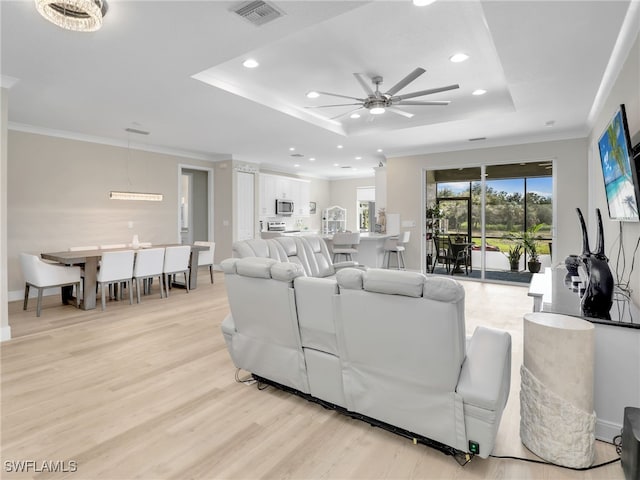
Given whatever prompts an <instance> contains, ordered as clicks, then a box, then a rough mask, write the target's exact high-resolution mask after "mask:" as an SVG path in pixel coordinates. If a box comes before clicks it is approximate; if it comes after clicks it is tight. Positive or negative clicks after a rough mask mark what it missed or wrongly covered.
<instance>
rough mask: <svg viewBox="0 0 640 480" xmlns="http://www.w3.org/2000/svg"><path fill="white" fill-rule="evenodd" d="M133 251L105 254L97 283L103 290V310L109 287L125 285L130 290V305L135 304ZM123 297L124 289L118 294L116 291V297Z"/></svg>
mask: <svg viewBox="0 0 640 480" xmlns="http://www.w3.org/2000/svg"><path fill="white" fill-rule="evenodd" d="M133 258H134V251H133V250H121V251H117V252H104V253H103V254H102V261H101V264H100V270H98V276H97V281H98V285H99V287H100V289H101V290H102V310H104V309H105V308H106V292H105V287H106V286H107V285H117V284H118V283H124V284H125V285H126V286H127V288H128V289H129V304H130V305H131V304H133V291H132V290H131V279H132V278H133ZM118 296H119V297H122V289H120V291H119V292H118V291H117V289H116V297H118Z"/></svg>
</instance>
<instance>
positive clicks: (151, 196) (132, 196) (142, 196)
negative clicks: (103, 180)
mask: <svg viewBox="0 0 640 480" xmlns="http://www.w3.org/2000/svg"><path fill="white" fill-rule="evenodd" d="M109 198H110V199H111V200H143V201H147V202H161V201H162V200H163V198H164V195H163V194H162V193H142V192H116V191H111V192H109Z"/></svg>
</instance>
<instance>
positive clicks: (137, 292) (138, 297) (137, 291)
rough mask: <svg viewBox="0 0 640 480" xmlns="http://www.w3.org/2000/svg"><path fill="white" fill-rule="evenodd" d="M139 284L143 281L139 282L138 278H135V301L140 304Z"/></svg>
mask: <svg viewBox="0 0 640 480" xmlns="http://www.w3.org/2000/svg"><path fill="white" fill-rule="evenodd" d="M141 284H144V281H143V280H140V279H139V278H136V300H137V301H138V303H140V286H141Z"/></svg>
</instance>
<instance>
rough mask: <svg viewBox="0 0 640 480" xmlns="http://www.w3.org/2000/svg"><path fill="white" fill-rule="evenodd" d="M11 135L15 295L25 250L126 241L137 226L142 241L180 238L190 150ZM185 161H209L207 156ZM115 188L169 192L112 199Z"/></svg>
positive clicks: (11, 269)
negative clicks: (183, 168) (181, 183)
mask: <svg viewBox="0 0 640 480" xmlns="http://www.w3.org/2000/svg"><path fill="white" fill-rule="evenodd" d="M3 143H4V142H3ZM7 143H8V188H7V192H8V193H7V194H8V201H7V208H8V216H7V220H8V221H7V223H8V245H7V246H8V252H7V258H8V277H9V278H8V286H9V291H10V292H11V298H12V299H13V298H17V297H19V296H20V294H21V293H20V292H22V291H23V289H24V284H23V278H22V272H21V271H20V266H19V262H18V254H19V253H20V252H31V253H42V252H46V251H49V252H51V251H61V250H66V249H67V248H68V247H70V246H73V245H100V244H106V243H128V242H131V239H132V237H133V235H134V234H138V236H139V238H140V241H142V242H152V243H176V242H178V241H179V235H178V175H179V169H178V165H179V163H185V158H183V157H176V156H171V155H165V154H159V153H152V152H145V151H140V150H129V149H127V148H122V147H115V146H111V145H102V144H96V143H91V142H83V141H78V140H70V139H64V138H58V137H52V136H46V135H38V134H34V133H25V132H19V131H14V130H10V131H9V135H8V142H7ZM187 162H188V163H189V164H191V165H195V166H203V167H211V163H210V162H206V161H202V160H195V159H188V160H187ZM215 180H216V183H217V181H218V178H215ZM111 190H125V191H143V192H154V193H162V194H164V200H163V201H162V202H131V201H118V200H110V199H109V198H108V194H109V191H111ZM222 201H223V200H221V202H222ZM129 222H133V228H131V229H130V228H129V227H128V224H129ZM221 233H222V231H221ZM217 234H218V230H217V229H216V236H217ZM216 250H217V248H216ZM230 251H231V248H230V244H229V252H230ZM217 253H218V252H217V251H216V254H217Z"/></svg>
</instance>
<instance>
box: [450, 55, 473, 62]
mask: <svg viewBox="0 0 640 480" xmlns="http://www.w3.org/2000/svg"><path fill="white" fill-rule="evenodd" d="M468 58H469V55H467V54H466V53H456V54H455V55H451V56H450V57H449V60H451V61H452V62H453V63H460V62H464V61H465V60H467V59H468Z"/></svg>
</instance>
